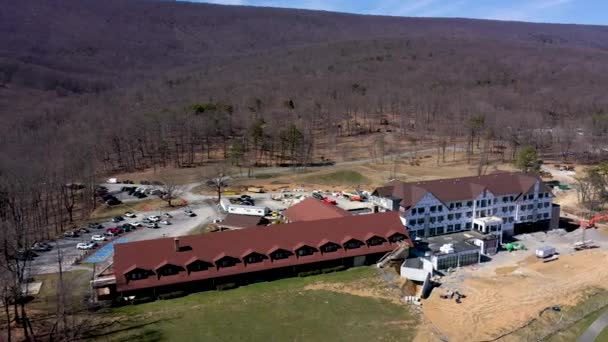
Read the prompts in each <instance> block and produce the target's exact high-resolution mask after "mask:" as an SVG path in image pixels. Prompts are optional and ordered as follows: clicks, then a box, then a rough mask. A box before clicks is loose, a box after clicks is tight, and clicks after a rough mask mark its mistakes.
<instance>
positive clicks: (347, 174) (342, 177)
mask: <svg viewBox="0 0 608 342" xmlns="http://www.w3.org/2000/svg"><path fill="white" fill-rule="evenodd" d="M302 181H303V182H307V183H312V184H320V185H353V186H354V185H359V184H370V183H371V181H370V179H369V178H367V177H365V176H363V175H362V174H361V173H359V172H357V171H353V170H339V171H334V172H330V173H324V174H318V175H308V176H305V177H302Z"/></svg>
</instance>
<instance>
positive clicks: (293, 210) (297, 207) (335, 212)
mask: <svg viewBox="0 0 608 342" xmlns="http://www.w3.org/2000/svg"><path fill="white" fill-rule="evenodd" d="M283 216H285V217H286V218H287V219H288V220H289V221H291V222H297V221H313V220H324V219H330V218H338V217H345V216H351V214H350V213H349V212H348V211H346V210H344V209H342V208H339V207H338V206H336V205H333V204H329V203H325V202H323V201H321V200H318V199H316V198H312V197H309V198H306V199H305V200H303V201H302V202H300V203H298V204H294V205H292V206H291V207H289V208H288V209H287V210H285V211H284V212H283Z"/></svg>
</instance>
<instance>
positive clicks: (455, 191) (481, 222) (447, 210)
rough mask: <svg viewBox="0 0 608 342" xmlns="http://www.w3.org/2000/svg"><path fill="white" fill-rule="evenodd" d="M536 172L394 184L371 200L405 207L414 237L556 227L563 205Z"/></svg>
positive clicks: (381, 208)
mask: <svg viewBox="0 0 608 342" xmlns="http://www.w3.org/2000/svg"><path fill="white" fill-rule="evenodd" d="M552 198H553V194H552V193H551V190H550V189H549V188H548V187H547V186H546V185H545V184H544V183H543V182H542V180H541V179H540V178H538V177H536V176H533V175H529V174H524V173H507V172H505V173H496V174H490V175H486V176H480V177H464V178H452V179H441V180H434V181H426V182H412V183H403V182H393V183H391V184H389V185H388V186H385V187H381V188H377V189H376V190H375V191H374V192H373V193H372V196H371V201H372V202H373V203H374V205H375V206H376V207H377V209H378V210H379V211H388V210H399V211H400V212H401V217H402V221H403V223H404V225H405V226H406V227H407V229H408V231H409V233H410V236H411V237H412V238H415V237H429V236H435V235H441V234H448V233H453V232H460V231H464V230H477V231H479V232H482V233H485V234H494V235H497V236H498V237H499V238H500V239H501V240H502V236H503V235H513V234H520V233H524V232H530V231H537V230H543V229H553V228H556V227H557V224H558V222H559V206H558V205H555V204H553V203H552Z"/></svg>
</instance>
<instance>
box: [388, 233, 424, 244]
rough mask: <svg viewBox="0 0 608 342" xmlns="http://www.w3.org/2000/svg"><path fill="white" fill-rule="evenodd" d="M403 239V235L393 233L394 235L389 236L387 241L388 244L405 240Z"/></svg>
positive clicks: (404, 237)
mask: <svg viewBox="0 0 608 342" xmlns="http://www.w3.org/2000/svg"><path fill="white" fill-rule="evenodd" d="M413 236H414V235H412V238H413ZM422 236H424V234H422ZM405 239H406V236H405V234H401V233H395V234H393V235H391V236H390V237H389V238H388V241H390V242H399V241H403V240H405Z"/></svg>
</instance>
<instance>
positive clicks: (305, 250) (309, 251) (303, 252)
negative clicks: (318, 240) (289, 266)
mask: <svg viewBox="0 0 608 342" xmlns="http://www.w3.org/2000/svg"><path fill="white" fill-rule="evenodd" d="M316 251H317V250H316V248H313V247H310V246H307V245H304V246H302V247H300V248H298V249H296V255H297V256H298V257H303V256H307V255H313V254H314V253H315V252H316Z"/></svg>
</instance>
